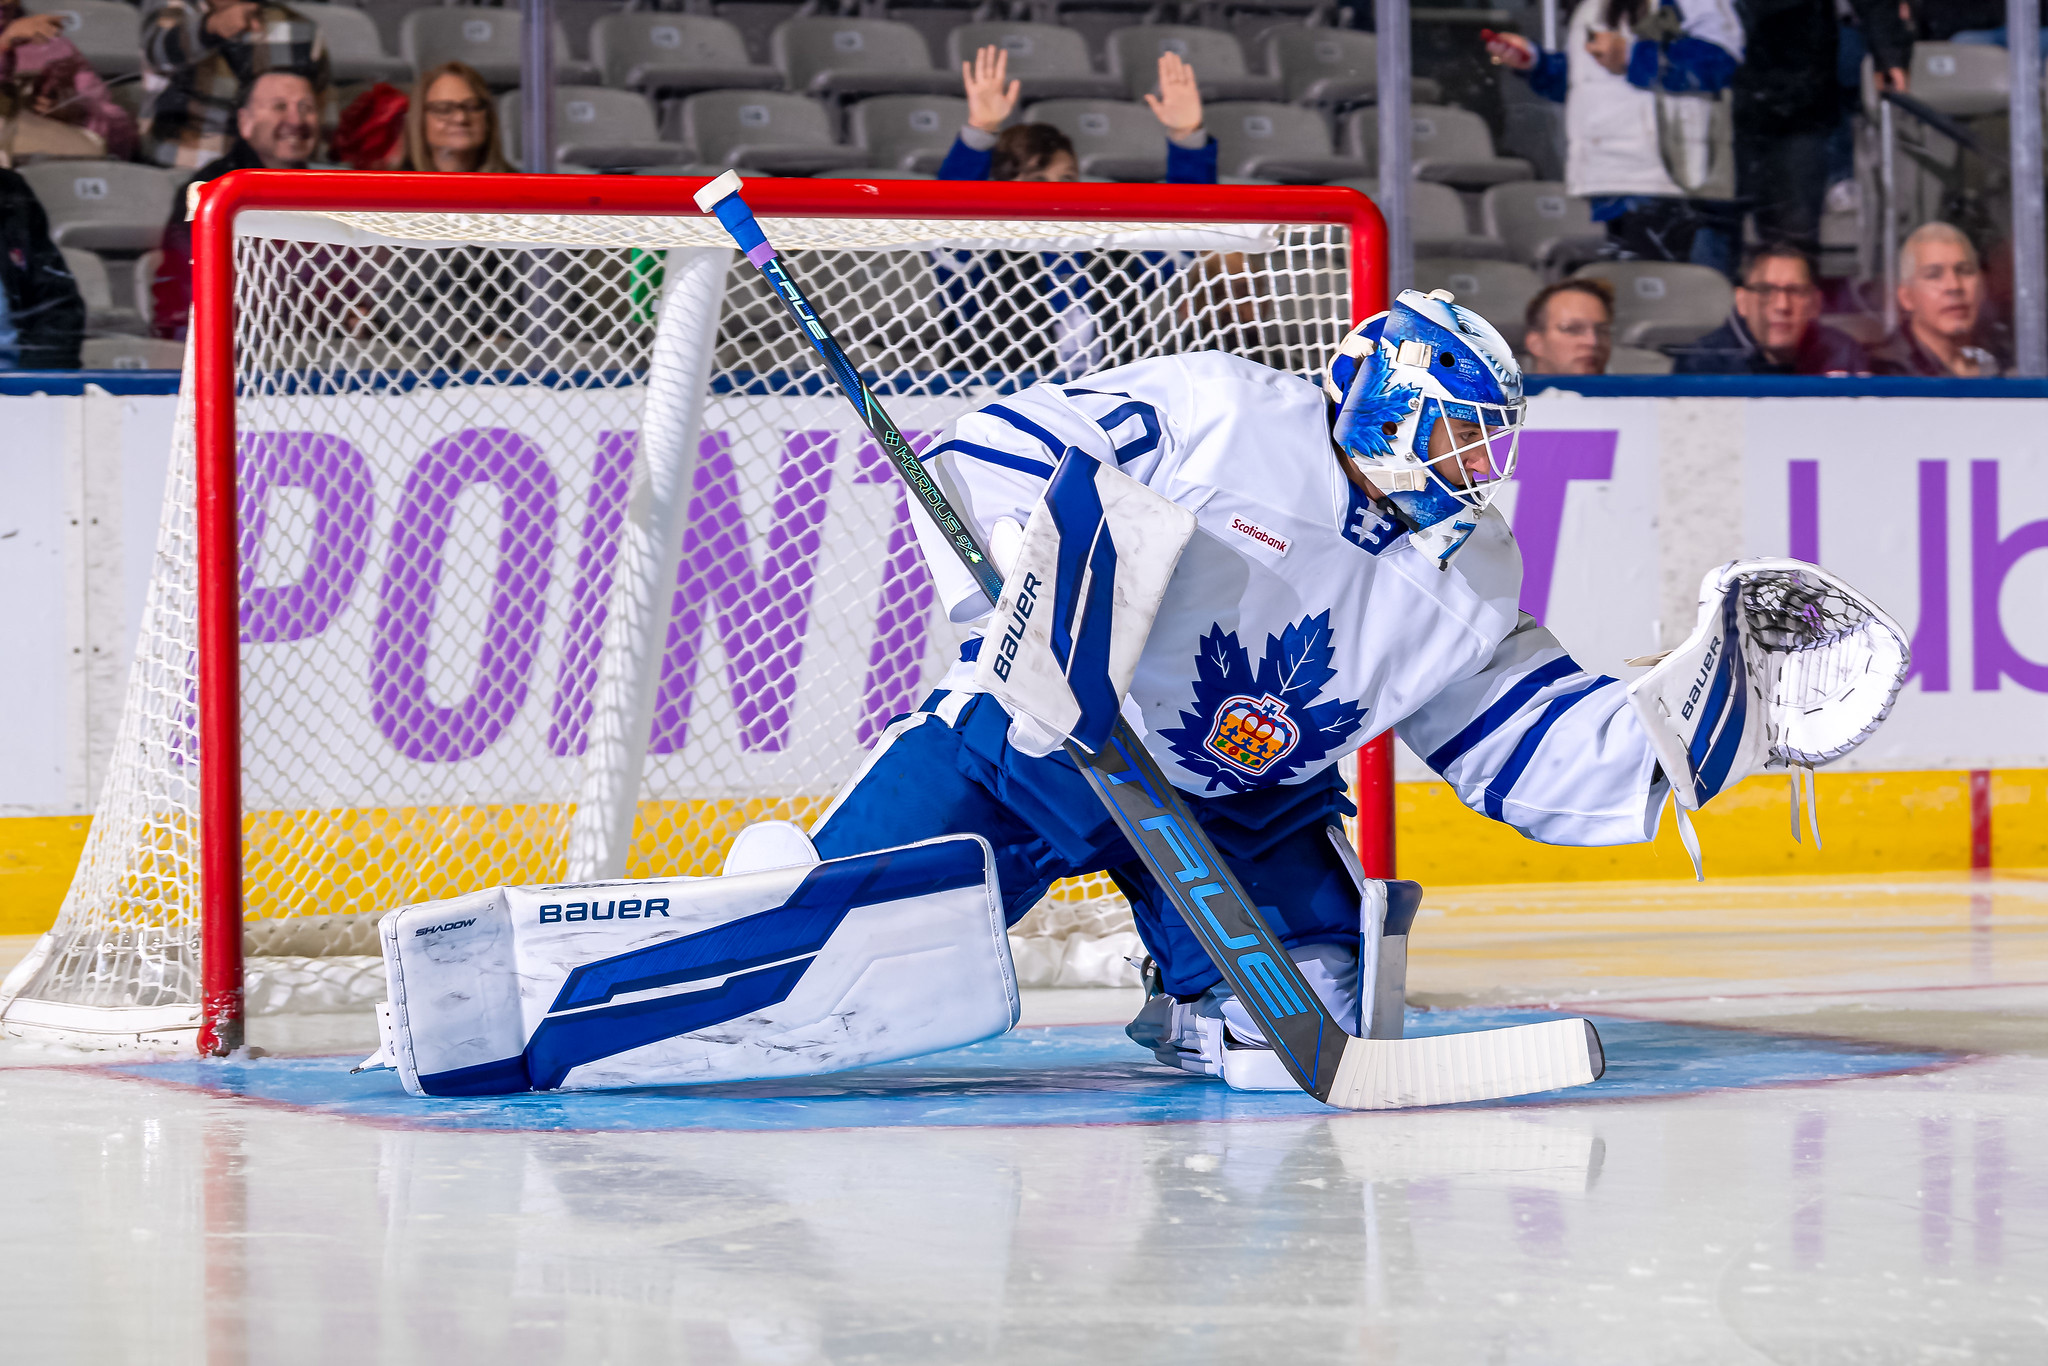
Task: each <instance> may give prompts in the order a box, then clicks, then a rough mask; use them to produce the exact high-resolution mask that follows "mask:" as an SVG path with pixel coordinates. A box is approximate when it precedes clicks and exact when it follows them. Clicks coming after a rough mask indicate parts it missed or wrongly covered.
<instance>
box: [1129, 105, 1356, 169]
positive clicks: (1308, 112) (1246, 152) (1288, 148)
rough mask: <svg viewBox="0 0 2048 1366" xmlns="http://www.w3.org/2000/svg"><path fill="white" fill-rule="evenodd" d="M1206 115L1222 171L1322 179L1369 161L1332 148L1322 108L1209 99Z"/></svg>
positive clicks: (1217, 160)
mask: <svg viewBox="0 0 2048 1366" xmlns="http://www.w3.org/2000/svg"><path fill="white" fill-rule="evenodd" d="M1147 112H1150V111H1147ZM1202 119H1203V122H1204V123H1205V124H1207V125H1208V129H1209V133H1210V136H1212V137H1214V138H1215V139H1216V166H1217V169H1218V170H1219V171H1220V172H1221V173H1222V174H1224V175H1230V176H1257V177H1259V178H1260V179H1262V180H1277V181H1279V182H1280V183H1281V184H1283V185H1320V184H1322V183H1324V182H1325V181H1330V180H1342V179H1345V178H1347V177H1355V176H1362V175H1364V174H1365V172H1366V165H1365V163H1364V162H1362V161H1360V160H1358V159H1357V158H1356V157H1340V156H1337V155H1336V154H1335V153H1333V152H1332V151H1331V150H1330V125H1329V123H1328V121H1327V120H1326V118H1325V116H1324V115H1323V113H1322V112H1321V111H1320V110H1315V109H1303V108H1302V107H1301V106H1300V105H1294V104H1272V103H1267V102H1262V101H1257V100H1242V101H1224V102H1222V103H1219V104H1207V105H1205V106H1204V107H1203V110H1202Z"/></svg>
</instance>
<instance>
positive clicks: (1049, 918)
mask: <svg viewBox="0 0 2048 1366" xmlns="http://www.w3.org/2000/svg"><path fill="white" fill-rule="evenodd" d="M701 183H703V182H702V181H701V180H698V179H696V178H689V177H651V176H650V177H589V176H573V177H572V176H548V177H523V176H492V175H472V176H461V177H446V176H401V175H389V176H378V175H364V174H361V173H349V174H328V173H321V172H280V171H256V172H237V173H236V174H234V175H230V176H227V177H224V178H222V179H220V180H216V181H213V182H211V183H210V184H208V185H207V186H205V187H204V188H203V190H201V191H200V196H201V197H200V199H199V202H198V206H197V209H196V212H195V215H194V224H193V227H194V234H193V235H194V242H195V280H196V289H195V298H194V309H193V330H192V336H193V342H192V345H191V347H190V348H189V354H188V357H187V361H186V368H185V374H184V379H183V383H182V385H181V387H180V395H181V398H180V404H179V410H178V418H177V428H176V439H175V441H174V448H173V451H172V454H171V461H170V474H169V478H168V480H167V482H166V493H165V498H164V507H163V514H162V520H161V524H160V529H159V532H158V539H157V549H156V556H155V563H154V566H153V572H152V578H151V582H150V586H149V591H148V596H147V601H146V606H145V609H144V613H143V617H142V622H141V628H140V633H139V640H138V643H137V646H136V652H135V657H134V662H133V665H132V668H131V673H130V679H129V685H128V692H127V698H126V702H125V707H124V711H123V713H122V717H121V720H120V723H119V730H118V734H117V738H116V741H115V757H114V760H113V762H112V764H111V767H110V772H109V776H108V778H107V780H106V783H105V786H104V788H103V790H102V792H101V793H100V795H99V798H98V805H97V809H96V811H95V814H94V817H93V822H92V827H91V830H90V833H89V835H88V837H87V840H86V843H85V847H84V851H83V854H82V856H81V858H80V861H79V866H78V870H77V872H76V874H75V875H74V877H73V880H72V883H71V887H70V890H69V892H68V894H67V895H66V897H65V900H64V903H63V906H62V908H61V910H60V911H59V913H58V917H57V921H56V925H55V927H54V928H53V929H52V930H51V931H50V932H49V933H48V934H46V935H44V936H43V937H42V939H41V940H40V941H38V943H37V944H36V946H35V947H34V949H33V950H32V951H31V952H30V954H29V956H28V957H27V958H26V959H24V960H23V961H22V962H21V963H20V964H19V965H18V966H17V967H16V969H15V970H14V971H13V972H12V973H10V974H9V975H8V978H7V980H6V982H5V984H4V985H0V1021H4V1025H5V1027H6V1028H7V1030H9V1031H10V1032H14V1033H19V1034H28V1035H33V1036H42V1037H56V1038H60V1039H63V1040H66V1041H69V1042H73V1043H80V1044H86V1045H99V1046H116V1045H137V1044H139V1045H144V1046H162V1045H167V1044H187V1045H189V1044H192V1043H196V1044H197V1046H198V1048H199V1049H200V1050H202V1051H205V1052H224V1051H227V1050H229V1049H232V1048H234V1047H236V1046H237V1045H238V1044H239V1043H240V1042H241V1038H242V1022H243V1015H244V1011H245V1009H246V1010H249V1011H252V1012H259V1013H260V1012H264V1011H272V1010H278V1011H292V1010H300V1011H304V1010H314V1011H319V1010H334V1009H355V1008H358V1007H364V1006H367V1005H368V1004H369V1003H371V1002H374V1001H376V1000H379V999H381V997H382V973H381V969H380V967H379V964H378V962H377V960H376V958H375V957H374V955H375V953H376V951H377V950H376V939H375V931H374V921H375V919H376V917H377V916H378V915H379V914H381V913H382V912H384V911H386V910H388V909H390V908H392V907H394V906H398V905H402V904H405V903H407V902H412V901H419V900H424V899H428V898H434V897H441V896H447V895H451V894H454V893H456V892H461V891H466V890H470V889H472V888H476V887H481V886H489V885H495V884H502V883H523V882H544V881H566V880H580V879H585V878H593V877H615V876H647V875H653V874H656V873H662V874H674V873H715V872H716V871H717V870H718V868H719V866H720V864H721V862H722V859H723V856H724V852H725V848H726V846H727V845H728V844H729V842H730V841H731V839H732V837H733V835H734V834H735V833H736V832H737V831H738V830H739V829H740V828H741V826H743V825H744V824H746V823H748V822H750V821H754V820H761V819H769V818H784V819H793V820H797V821H803V820H805V819H806V818H807V816H809V815H812V814H815V813H816V812H817V811H818V810H820V809H822V806H823V803H824V802H825V801H826V800H827V799H829V797H830V796H831V794H832V793H833V791H834V790H835V789H836V788H837V787H838V786H839V785H840V784H841V783H842V782H843V781H844V780H845V779H846V778H848V777H849V776H850V775H851V774H852V773H853V771H854V769H855V768H856V767H857V764H858V762H859V760H860V758H861V756H862V754H863V753H864V751H865V750H866V749H867V747H868V745H869V743H870V741H871V740H872V739H873V738H874V737H875V736H876V734H878V733H879V731H880V730H881V728H882V727H883V726H884V725H885V724H886V723H887V721H888V720H889V718H890V717H891V716H892V715H893V714H896V713H899V712H902V711H906V710H908V709H910V708H911V707H913V706H915V705H916V703H917V701H918V700H919V699H920V697H921V696H922V694H923V692H924V691H925V689H926V688H927V687H928V686H929V684H930V682H931V681H932V680H933V679H934V678H936V677H937V676H938V674H940V673H941V672H943V670H944V669H945V668H946V667H947V665H948V664H949V662H950V661H951V660H952V659H953V658H954V656H955V651H956V648H957V643H958V640H959V639H960V636H961V632H960V630H959V628H957V627H954V626H952V625H950V624H949V623H947V622H946V621H945V620H944V619H943V618H942V616H941V615H940V614H939V613H938V612H937V610H936V609H935V607H934V605H933V595H932V591H931V587H930V584H929V581H928V580H927V578H926V575H925V570H924V567H923V565H922V564H921V562H920V561H919V559H918V552H917V548H916V544H915V541H914V538H913V536H912V534H911V532H910V529H909V526H908V524H907V522H906V520H905V518H906V513H905V511H904V508H903V499H902V495H901V491H900V487H899V485H898V483H897V479H896V476H895V475H894V474H893V473H892V472H891V471H890V469H889V468H888V466H887V465H886V464H885V463H884V461H883V460H882V458H881V454H880V452H879V451H878V450H877V449H876V448H875V447H874V446H873V445H872V443H871V441H870V440H869V438H868V437H867V435H866V433H865V432H864V431H862V430H861V429H860V428H859V427H858V425H857V424H856V423H855V421H854V419H853V417H852V416H851V415H850V414H849V413H847V412H846V411H845V408H844V404H843V403H842V402H841V401H840V399H839V397H838V395H837V394H836V393H834V392H832V390H831V386H830V384H829V382H828V381H827V379H826V376H825V375H824V373H823V371H822V369H821V368H820V366H819V364H818V362H817V361H816V359H815V357H814V355H813V353H812V352H811V351H810V349H809V348H808V347H807V346H805V345H804V343H803V341H802V339H801V338H799V337H797V336H796V335H794V334H793V333H792V331H791V329H790V328H789V326H788V323H787V320H786V319H785V318H784V317H783V316H782V315H781V313H780V312H779V310H778V308H777V306H776V304H775V303H774V301H773V300H772V299H770V298H769V297H768V296H767V295H766V294H765V292H764V286H763V285H762V283H761V282H760V279H759V276H758V274H757V273H756V272H755V271H753V270H752V269H751V268H750V267H748V266H747V265H746V263H745V262H744V261H739V262H737V264H736V265H735V257H734V255H733V253H732V251H731V249H730V245H729V243H728V242H727V239H726V238H725V235H724V232H723V230H722V229H721V228H720V227H719V225H718V223H717V222H716V220H714V219H711V218H707V217H702V216H700V215H699V214H698V213H697V212H696V211H695V208H694V205H692V204H691V200H690V195H691V193H692V191H694V190H695V189H696V188H697V187H698V186H699V185H700V184H701ZM748 190H749V193H750V196H751V197H752V199H753V202H754V203H755V205H756V207H757V210H758V211H759V212H760V213H761V215H762V217H763V218H764V219H765V220H767V222H768V227H769V231H770V235H771V237H772V238H773V240H774V241H775V242H776V244H777V245H778V247H780V248H781V249H782V250H783V252H784V253H785V254H787V255H788V256H789V257H790V258H791V259H792V262H793V265H794V267H795V269H796V271H797V274H798V275H799V277H800V278H801V279H802V280H803V281H804V282H805V284H806V286H807V288H809V289H810V291H811V292H812V294H813V297H814V298H815V299H816V300H817V301H818V303H819V305H820V307H821V308H823V309H826V310H828V311H829V316H830V320H831V322H832V324H833V325H834V327H835V328H836V329H837V330H838V332H839V335H840V336H842V337H844V338H846V339H848V341H849V343H850V345H849V347H848V349H849V351H850V352H851V353H852V355H853V357H854V360H855V361H856V363H858V364H859V365H860V366H861V367H862V369H863V372H864V373H865V374H867V375H868V376H869V377H870V382H871V383H872V384H873V385H874V387H875V389H876V391H877V392H878V393H879V394H881V395H883V396H884V397H885V398H886V399H887V401H888V402H889V404H890V409H891V412H892V414H893V415H894V416H896V418H897V419H898V421H899V422H900V423H901V424H902V426H903V427H904V428H905V430H906V432H908V433H909V434H910V435H911V438H912V440H913V441H914V442H919V443H925V442H930V441H932V440H934V439H935V437H936V434H937V432H938V431H939V429H940V428H941V427H942V426H943V425H944V424H945V423H946V422H948V421H949V420H951V419H952V418H953V417H955V416H957V415H958V414H960V413H961V412H964V411H966V410H967V409H968V408H970V407H972V406H974V405H976V404H978V403H981V402H985V401H987V400H988V399H990V398H993V397H995V396H997V395H1000V394H1003V393H1008V392H1011V391H1013V390H1015V389H1017V388H1020V387H1022V386H1024V385H1028V384H1031V383H1034V382H1036V381H1038V380H1041V379H1046V378H1069V377H1073V378H1078V377H1079V376H1080V375H1082V374H1083V373H1085V372H1087V371H1089V370H1093V369H1099V368H1102V367H1105V366H1110V365H1117V364H1122V363H1125V362H1128V361H1133V360H1137V359H1140V358H1143V357H1146V356H1156V355H1164V354H1169V353H1173V352H1180V351H1189V350H1200V349H1206V348H1218V349H1222V350H1226V351H1232V352H1235V353H1237V354H1240V355H1244V356H1247V357H1250V358H1252V359H1255V360H1258V361H1261V362H1264V363H1265V364H1268V365H1272V366H1275V367H1277V368H1280V369H1283V370H1288V371H1292V372H1294V373H1297V374H1301V375H1304V376H1309V377H1316V378H1320V376H1319V373H1318V372H1319V371H1320V368H1321V367H1322V365H1323V362H1324V358H1325V357H1326V356H1328V355H1329V354H1330V353H1331V352H1332V351H1334V349H1335V348H1336V346H1337V345H1338V343H1339V342H1340V341H1341V339H1342V338H1343V336H1344V334H1345V332H1346V331H1347V330H1348V329H1349V328H1350V327H1351V326H1352V325H1353V324H1354V323H1355V322H1356V321H1357V320H1358V319H1360V318H1362V317H1364V316H1367V315H1368V314H1369V312H1371V311H1374V310H1376V309H1378V308H1379V307H1381V306H1382V301H1383V299H1384V297H1385V279H1384V265H1383V262H1384V256H1383V244H1382V231H1383V229H1382V225H1381V221H1380V218H1379V215H1378V213H1377V211H1376V210H1375V209H1374V208H1373V207H1372V206H1371V204H1370V203H1369V201H1367V200H1366V199H1365V197H1364V196H1362V195H1359V194H1357V193H1355V192H1353V191H1350V190H1342V189H1266V188H1250V187H1237V188H1228V189H1220V188H1209V187H1189V186H1157V185H1142V186H1141V185H1018V184H982V183H948V182H919V181H889V180H884V181H875V182H865V181H856V180H789V179H763V180H757V181H754V182H751V183H750V184H749V186H748ZM1362 769H1363V772H1364V776H1365V782H1364V787H1365V789H1366V790H1365V791H1364V792H1362V793H1361V794H1360V795H1361V798H1362V800H1361V809H1362V810H1363V811H1364V812H1365V816H1364V818H1363V819H1362V820H1361V822H1360V824H1359V831H1360V844H1361V852H1362V854H1363V857H1364V860H1365V864H1366V867H1367V868H1368V869H1369V870H1371V871H1374V872H1377V873H1380V874H1382V875H1384V874H1390V873H1391V872H1392V802H1391V776H1392V774H1391V760H1390V757H1389V753H1388V746H1387V742H1386V740H1385V738H1384V737H1382V739H1381V740H1380V741H1377V742H1375V746H1374V747H1373V749H1371V750H1368V751H1367V754H1366V757H1365V760H1364V762H1363V764H1362ZM1015 934H1016V936H1017V937H1016V939H1015V940H1014V943H1015V947H1016V951H1017V959H1018V964H1019V975H1020V978H1021V979H1022V980H1023V981H1024V983H1025V984H1026V985H1032V984H1038V985H1053V984H1055V983H1060V984H1067V983H1073V982H1085V981H1113V980H1118V979H1119V976H1120V975H1121V974H1127V973H1128V969H1127V968H1126V966H1125V964H1124V963H1123V962H1122V955H1123V954H1124V953H1127V952H1130V953H1134V952H1136V951H1137V940H1136V936H1135V934H1134V933H1132V932H1131V930H1130V920H1129V912H1128V908H1126V907H1123V906H1122V903H1121V898H1118V897H1117V896H1116V894H1115V892H1114V890H1113V889H1112V888H1110V886H1109V884H1108V882H1107V880H1106V879H1090V880H1087V881H1085V882H1077V883H1067V884H1062V885H1061V886H1059V887H1058V888H1056V889H1055V892H1054V895H1053V896H1052V897H1051V898H1049V899H1048V901H1047V903H1046V904H1045V905H1043V906H1042V907H1041V908H1040V909H1038V910H1035V911H1034V912H1033V913H1032V914H1031V915H1030V916H1029V917H1027V918H1026V919H1025V920H1024V921H1023V922H1020V924H1019V926H1018V927H1017V929H1016V931H1015ZM245 956H246V958H245ZM245 961H246V963H247V965H248V967H249V971H248V974H247V977H246V988H247V990H246V997H245V972H244V968H245ZM1126 980H1129V981H1131V982H1135V980H1136V979H1135V976H1134V975H1131V976H1128V977H1127V979H1126Z"/></svg>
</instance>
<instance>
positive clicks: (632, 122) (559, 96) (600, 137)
mask: <svg viewBox="0 0 2048 1366" xmlns="http://www.w3.org/2000/svg"><path fill="white" fill-rule="evenodd" d="M520 95H521V92H520V91H518V90H508V91H506V92H505V93H504V94H502V95H500V96H498V127H499V129H500V130H502V134H503V137H504V139H505V156H506V158H507V159H508V160H510V161H511V162H512V163H513V164H514V165H519V164H522V163H521V160H520V159H521V157H522V156H524V151H523V149H522V146H521V142H520V137H521V134H520V123H521V119H520V116H519V100H520ZM555 160H556V161H558V162H560V163H562V164H563V165H565V166H579V167H590V168H592V169H595V170H606V171H612V170H619V171H623V170H630V169H632V168H634V167H639V166H680V165H682V164H683V163H684V162H685V161H687V160H689V154H688V153H687V152H686V151H685V150H684V149H683V146H682V144H680V143H675V142H664V141H663V140H662V137H661V134H660V132H659V131H658V130H657V129H656V128H655V126H654V110H653V109H652V108H651V107H650V106H649V105H648V103H647V97H646V96H645V95H640V94H636V93H635V92H633V91H631V90H611V89H607V88H605V87H604V86H598V85H572V86H566V87H561V88H558V89H557V90H556V91H555Z"/></svg>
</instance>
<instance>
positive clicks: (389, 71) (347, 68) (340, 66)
mask: <svg viewBox="0 0 2048 1366" xmlns="http://www.w3.org/2000/svg"><path fill="white" fill-rule="evenodd" d="M292 8H293V9H295V10H297V11H298V12H299V13H300V14H303V15H305V16H306V17H307V18H308V19H311V20H312V21H313V22H314V23H315V24H316V25H318V26H319V29H320V36H321V37H323V38H325V39H326V40H327V65H328V70H329V72H330V73H331V74H332V75H333V77H334V79H335V81H336V82H338V83H339V84H342V85H352V84H355V83H356V82H359V81H396V82H398V83H399V84H401V85H403V84H405V83H406V82H408V81H410V80H411V79H412V64H411V63H410V62H407V61H406V60H405V59H404V58H403V57H393V56H391V55H390V54H389V53H387V52H385V51H384V42H383V40H382V39H380V38H379V37H378V36H377V22H376V21H375V20H374V19H372V18H370V16H369V15H367V14H365V13H364V12H363V11H361V10H359V9H357V8H356V7H355V6H354V5H320V4H308V3H294V4H293V5H292Z"/></svg>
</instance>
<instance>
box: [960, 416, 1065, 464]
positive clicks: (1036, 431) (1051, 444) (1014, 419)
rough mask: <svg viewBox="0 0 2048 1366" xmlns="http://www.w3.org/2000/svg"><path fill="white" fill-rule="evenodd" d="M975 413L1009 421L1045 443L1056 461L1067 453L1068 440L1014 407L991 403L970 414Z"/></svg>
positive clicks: (1013, 425)
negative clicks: (1063, 439) (1060, 437)
mask: <svg viewBox="0 0 2048 1366" xmlns="http://www.w3.org/2000/svg"><path fill="white" fill-rule="evenodd" d="M975 414H979V415H981V416H983V417H992V418H994V419H995V420H996V421H998V422H1007V423H1008V424H1009V425H1010V426H1012V427H1015V428H1016V429H1017V430H1018V431H1020V432H1022V433H1024V434H1025V435H1026V436H1029V437H1032V438H1033V439H1035V440H1037V441H1040V442H1042V443H1044V445H1045V452H1046V454H1047V455H1050V456H1051V457H1052V458H1053V460H1054V461H1055V462H1057V461H1058V460H1059V458H1060V457H1061V456H1062V455H1065V454H1066V453H1067V443H1066V442H1064V441H1062V440H1060V439H1059V438H1058V437H1056V436H1054V435H1053V434H1052V433H1051V432H1049V431H1047V430H1046V429H1045V428H1043V427H1041V426H1039V425H1038V424H1037V423H1036V422H1033V421H1032V420H1031V419H1030V418H1028V417H1026V416H1024V414H1022V413H1020V412H1018V411H1017V410H1016V409H1014V408H1005V407H1004V406H1003V405H1002V404H1000V403H991V404H989V405H988V406H987V407H985V408H977V409H975V411H974V413H971V414H969V416H974V415H975Z"/></svg>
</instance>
